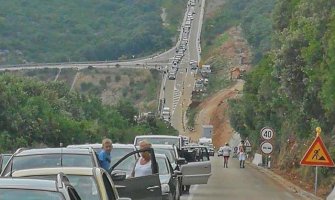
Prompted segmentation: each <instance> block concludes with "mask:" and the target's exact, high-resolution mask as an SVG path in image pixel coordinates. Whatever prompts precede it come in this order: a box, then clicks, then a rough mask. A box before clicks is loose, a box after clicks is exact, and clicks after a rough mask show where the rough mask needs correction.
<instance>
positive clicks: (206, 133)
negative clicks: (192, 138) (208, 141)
mask: <svg viewBox="0 0 335 200" xmlns="http://www.w3.org/2000/svg"><path fill="white" fill-rule="evenodd" d="M212 135H213V125H202V137H205V138H212Z"/></svg>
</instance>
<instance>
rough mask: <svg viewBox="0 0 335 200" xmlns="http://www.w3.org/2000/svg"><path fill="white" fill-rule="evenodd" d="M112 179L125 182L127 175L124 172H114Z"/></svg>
mask: <svg viewBox="0 0 335 200" xmlns="http://www.w3.org/2000/svg"><path fill="white" fill-rule="evenodd" d="M111 177H112V180H113V181H123V180H125V179H126V177H127V174H126V172H123V171H113V172H112V173H111Z"/></svg>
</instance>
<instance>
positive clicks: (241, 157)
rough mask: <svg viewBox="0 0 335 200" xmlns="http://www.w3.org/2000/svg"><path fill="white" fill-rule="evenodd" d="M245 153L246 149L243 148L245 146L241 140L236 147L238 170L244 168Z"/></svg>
mask: <svg viewBox="0 0 335 200" xmlns="http://www.w3.org/2000/svg"><path fill="white" fill-rule="evenodd" d="M245 151H246V148H245V145H244V141H243V140H242V141H241V143H240V145H239V146H238V155H239V157H238V159H239V161H240V168H244V167H245V165H244V164H245V157H246V154H245Z"/></svg>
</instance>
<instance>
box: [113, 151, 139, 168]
mask: <svg viewBox="0 0 335 200" xmlns="http://www.w3.org/2000/svg"><path fill="white" fill-rule="evenodd" d="M133 151H134V149H133V148H113V149H112V152H111V166H113V165H114V164H115V163H116V162H117V161H119V160H120V159H121V158H122V157H123V156H125V155H127V154H128V153H130V152H133ZM133 159H134V160H135V155H134V156H133Z"/></svg>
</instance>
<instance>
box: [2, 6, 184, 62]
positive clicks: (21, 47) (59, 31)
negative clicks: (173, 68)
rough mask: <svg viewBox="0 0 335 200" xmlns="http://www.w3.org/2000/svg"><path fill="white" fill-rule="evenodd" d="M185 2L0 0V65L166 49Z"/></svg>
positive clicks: (107, 57)
mask: <svg viewBox="0 0 335 200" xmlns="http://www.w3.org/2000/svg"><path fill="white" fill-rule="evenodd" d="M185 2H186V1H185V0H182V1H180V0H164V1H163V0H95V1H92V0H71V1H68V0H50V1H44V0H10V1H8V0H0V5H1V6H0V64H9V63H24V62H69V61H87V60H115V59H119V58H123V59H126V58H131V57H133V56H142V55H145V54H150V53H153V52H156V51H158V50H162V49H165V48H169V47H170V46H171V45H172V39H171V38H173V36H175V35H176V28H174V27H177V26H176V24H178V23H179V21H180V20H181V16H182V14H183V12H184V7H185V6H186V3H185ZM163 8H165V9H163ZM163 10H164V12H166V15H167V16H166V17H164V18H166V19H164V23H163V19H162V17H161V16H163V15H162V12H163ZM164 16H165V14H164Z"/></svg>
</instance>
